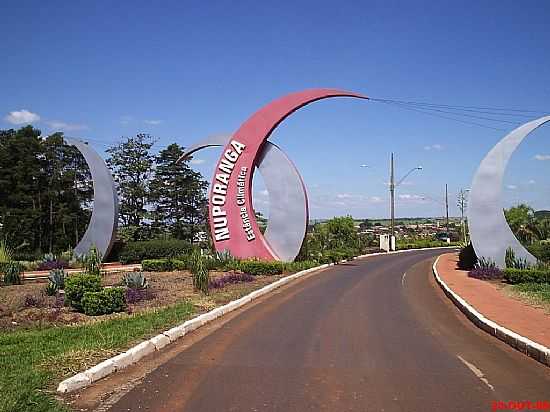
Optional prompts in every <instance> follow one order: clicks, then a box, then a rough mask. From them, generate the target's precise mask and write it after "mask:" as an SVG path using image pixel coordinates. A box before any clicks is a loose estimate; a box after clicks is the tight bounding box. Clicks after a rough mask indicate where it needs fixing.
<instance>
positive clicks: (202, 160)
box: [189, 159, 205, 165]
mask: <svg viewBox="0 0 550 412" xmlns="http://www.w3.org/2000/svg"><path fill="white" fill-rule="evenodd" d="M204 162H205V160H204V159H191V160H190V161H189V163H191V164H192V165H201V164H203V163H204Z"/></svg>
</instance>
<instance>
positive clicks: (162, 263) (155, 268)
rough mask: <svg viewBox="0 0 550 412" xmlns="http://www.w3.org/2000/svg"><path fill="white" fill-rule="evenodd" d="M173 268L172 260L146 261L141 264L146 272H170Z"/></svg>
mask: <svg viewBox="0 0 550 412" xmlns="http://www.w3.org/2000/svg"><path fill="white" fill-rule="evenodd" d="M172 267H173V266H172V261H171V260H170V259H146V260H144V261H142V262H141V269H142V270H143V271H144V272H170V271H171V270H172Z"/></svg>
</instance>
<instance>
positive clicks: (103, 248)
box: [64, 137, 118, 258]
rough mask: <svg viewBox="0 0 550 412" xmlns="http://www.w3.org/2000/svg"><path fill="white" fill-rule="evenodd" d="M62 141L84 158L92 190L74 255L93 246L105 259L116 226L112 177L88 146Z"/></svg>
mask: <svg viewBox="0 0 550 412" xmlns="http://www.w3.org/2000/svg"><path fill="white" fill-rule="evenodd" d="M64 140H65V142H66V143H67V144H68V145H71V146H74V147H76V148H77V149H78V151H79V152H80V153H81V154H82V156H84V160H86V163H87V165H88V167H89V169H90V174H91V175H92V182H93V186H94V201H93V208H92V217H91V218H90V223H89V224H88V227H87V229H86V232H85V233H84V236H82V239H80V242H78V245H76V246H75V248H74V253H75V255H77V256H82V255H85V254H87V253H88V252H89V250H90V248H91V247H92V246H95V247H96V248H97V250H98V251H99V252H100V253H101V256H102V257H103V258H106V257H107V255H108V254H109V252H110V251H111V247H112V246H113V242H114V239H115V234H116V229H117V224H118V195H117V191H116V187H115V183H114V181H113V176H112V175H111V172H110V171H109V168H108V167H107V165H106V164H105V161H104V160H103V159H102V158H101V156H99V154H98V153H97V152H96V151H95V150H94V149H92V148H91V147H90V146H89V145H88V144H87V143H85V142H83V141H81V140H77V139H70V138H67V137H65V138H64Z"/></svg>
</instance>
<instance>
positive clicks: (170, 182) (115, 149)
mask: <svg viewBox="0 0 550 412" xmlns="http://www.w3.org/2000/svg"><path fill="white" fill-rule="evenodd" d="M154 143H155V140H154V138H153V137H152V136H150V135H147V134H138V135H136V136H133V137H124V138H122V139H121V141H120V142H119V143H117V144H114V145H112V146H110V147H109V148H108V149H107V150H106V153H107V155H108V158H107V160H106V163H107V165H108V167H109V168H110V169H111V172H112V174H113V178H114V180H115V183H116V185H117V190H118V194H119V238H120V239H122V240H124V241H131V240H146V239H153V238H176V239H183V240H187V241H190V242H192V241H193V240H194V239H195V238H196V234H197V232H200V231H204V230H205V225H206V218H207V202H206V190H207V187H208V183H207V182H206V181H205V180H204V179H203V177H202V176H201V174H200V173H197V172H195V171H193V170H192V169H191V168H190V166H189V163H188V161H184V162H181V163H180V164H178V165H176V163H175V162H176V160H177V159H178V158H179V157H180V156H181V155H182V154H183V148H182V147H181V146H179V145H178V144H176V143H172V144H170V145H169V146H167V147H166V148H164V149H162V150H160V151H159V152H158V153H154V151H153V146H154ZM92 200H93V186H92V181H91V176H90V172H89V169H88V167H87V165H86V162H85V160H84V158H83V157H82V155H81V154H80V152H79V151H78V150H77V149H76V148H74V147H72V146H68V145H66V144H64V141H63V134H62V133H54V134H52V135H49V136H47V137H43V136H41V132H40V130H38V129H35V128H33V127H32V126H26V127H23V128H21V129H19V130H13V129H9V130H0V239H5V240H6V241H7V243H8V244H9V245H10V247H11V248H12V249H13V250H14V252H15V253H16V254H18V255H29V256H31V255H32V256H37V255H40V254H43V253H46V252H53V253H58V252H61V251H66V250H68V249H70V248H73V247H74V246H75V245H76V244H77V243H78V241H79V240H80V238H81V237H82V235H83V234H84V231H85V230H86V227H87V225H88V223H89V220H90V216H91V207H92ZM29 260H30V259H29Z"/></svg>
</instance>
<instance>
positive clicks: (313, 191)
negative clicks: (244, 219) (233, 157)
mask: <svg viewBox="0 0 550 412" xmlns="http://www.w3.org/2000/svg"><path fill="white" fill-rule="evenodd" d="M1 12H2V16H3V19H2V20H3V23H2V26H1V27H0V34H1V36H2V39H4V41H3V42H2V43H1V44H0V50H1V53H2V56H4V64H3V65H2V71H1V75H0V90H1V91H2V93H1V94H0V127H1V128H8V127H18V126H19V124H18V123H20V122H25V121H30V122H32V123H33V124H34V125H35V126H36V127H39V128H41V129H42V131H43V132H44V133H49V132H52V131H55V130H63V131H65V132H66V134H67V135H71V136H76V137H82V138H86V139H89V141H90V142H91V144H92V145H94V147H96V148H97V149H98V150H100V151H102V150H104V149H105V148H106V145H109V144H111V143H113V142H116V141H118V140H119V139H120V137H121V136H128V135H134V134H135V133H138V132H149V133H151V134H152V135H154V136H155V137H156V138H157V139H158V144H157V146H156V148H157V149H158V148H162V147H164V146H166V145H167V144H169V143H171V142H174V141H175V142H177V143H179V144H181V145H183V146H186V145H189V144H191V143H193V142H194V141H196V140H198V139H201V138H203V137H205V136H207V135H210V134H215V133H220V132H222V133H224V132H227V133H230V132H233V131H235V130H236V129H237V128H238V127H239V125H240V124H241V123H242V122H244V121H245V120H246V119H247V118H248V117H249V116H250V115H251V114H252V113H253V112H254V111H256V110H257V109H259V108H260V107H261V106H262V105H264V104H266V103H268V102H269V101H270V100H272V99H274V98H276V97H279V96H281V95H283V94H286V93H289V92H292V91H297V90H301V89H306V88H312V87H336V88H342V89H348V90H352V91H357V92H361V93H364V94H367V95H369V96H372V97H375V98H382V99H399V100H410V101H419V102H430V103H437V104H448V105H464V106H481V107H504V108H517V109H522V110H535V111H539V112H546V113H550V104H549V102H550V70H549V68H550V64H549V63H550V53H548V44H549V41H550V29H549V28H548V27H549V26H548V21H550V2H546V1H523V2H518V1H482V2H473V1H471V2H455V1H437V2H436V1H430V2H422V1H416V2H403V1H379V2H367V1H358V2H351V1H350V2H338V3H335V2H318V1H311V2H296V1H293V2H285V1H276V2H258V1H236V2H221V1H220V2H217V1H209V2H176V1H173V2H170V1H165V2H159V3H156V4H153V2H142V1H132V2H130V1H127V2H125V1H119V2H116V3H115V2H107V1H94V2H89V1H86V2H85V1H65V2H62V1H57V2H38V1H26V2H9V3H4V4H3V5H2V6H1ZM24 110H26V111H28V113H27V112H24ZM12 112H15V113H12ZM10 113H11V115H10ZM541 114H542V113H534V112H533V115H532V116H533V117H538V116H539V115H541ZM522 119H524V120H528V119H529V117H523V118H522ZM508 120H510V118H508ZM512 120H520V118H518V119H512ZM480 123H483V124H485V125H491V126H492V127H495V128H498V129H502V130H493V129H488V128H482V127H478V126H474V125H469V124H464V123H459V122H456V121H452V120H448V119H442V118H439V117H435V116H428V115H426V114H423V113H419V112H415V111H411V110H404V109H402V108H398V107H395V106H389V105H386V104H383V103H381V102H376V101H354V100H352V99H344V98H342V99H333V100H330V101H329V100H327V101H322V102H317V103H314V104H312V105H310V106H308V107H306V108H304V109H302V110H300V111H298V112H297V113H295V114H294V115H292V116H291V117H290V118H288V119H287V120H286V121H285V122H283V124H281V126H279V128H278V129H277V130H276V131H275V133H274V134H273V136H272V137H271V140H272V141H274V142H276V143H277V144H279V145H280V146H281V147H282V148H283V150H285V151H286V152H287V153H288V154H289V156H290V158H291V159H292V160H293V161H294V162H295V163H296V165H297V166H298V168H299V170H300V171H301V173H302V174H303V177H304V180H305V182H306V185H307V186H308V192H309V196H310V201H311V215H312V217H314V218H319V217H330V216H334V215H342V214H348V213H350V214H352V215H354V216H356V217H385V216H387V215H388V193H387V186H386V182H387V175H388V162H389V154H390V152H391V151H394V152H395V153H396V164H397V175H398V177H399V176H400V175H402V174H404V173H406V172H407V171H408V170H409V169H411V168H412V167H415V166H417V165H422V166H423V168H424V169H423V171H422V172H419V173H415V174H413V175H411V176H410V177H409V178H408V179H407V181H406V184H403V185H402V186H401V187H400V188H399V190H398V204H397V215H398V216H434V215H442V214H443V207H442V205H441V201H442V197H443V191H444V185H445V183H448V184H449V193H450V204H451V214H453V215H455V214H457V211H456V207H455V198H456V192H457V190H458V189H459V188H467V187H469V185H470V182H471V179H472V176H473V173H474V172H475V169H476V168H477V165H478V164H479V162H480V160H481V159H482V158H483V156H484V155H485V154H486V152H487V151H488V150H489V149H490V148H491V147H492V146H493V145H494V144H495V143H496V142H497V141H498V140H500V138H502V137H503V136H504V135H505V134H506V132H507V131H509V130H512V129H513V128H514V127H515V126H514V124H511V123H501V122H498V123H497V122H489V121H481V122H480ZM549 137H550V127H548V126H546V127H544V128H542V129H540V130H538V131H537V132H536V133H533V135H532V136H530V138H529V139H527V140H526V141H525V143H524V144H523V145H522V146H521V148H520V149H519V150H518V152H517V153H516V154H515V155H514V157H513V159H512V161H511V163H510V167H509V169H508V171H507V175H506V182H505V188H504V191H505V196H506V201H507V203H508V204H512V203H517V202H519V201H527V202H529V203H531V204H533V206H535V207H536V208H537V209H541V208H550V184H549V183H548V182H547V179H546V176H548V173H549V172H550V160H536V158H535V156H537V155H540V156H542V157H540V156H539V158H544V155H549V154H550V146H549V144H548V143H549V140H548V138H549ZM216 158H217V152H216V150H214V149H212V150H209V151H207V152H201V153H200V154H199V155H198V156H197V159H195V160H196V161H195V163H196V164H195V165H194V167H195V168H196V169H197V170H199V171H201V172H202V173H203V174H204V175H205V177H207V178H208V179H209V178H210V176H211V174H212V171H213V166H214V163H215V160H216ZM549 159H550V157H549ZM200 161H203V162H202V163H200V164H199V162H200ZM363 163H365V164H368V165H370V166H371V167H370V168H366V169H365V168H360V167H359V165H360V164H363ZM256 186H257V190H256V201H255V204H256V207H257V208H259V209H261V210H264V211H267V207H268V206H267V199H266V196H265V194H264V193H263V188H262V185H261V182H256ZM432 199H434V200H432Z"/></svg>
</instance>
